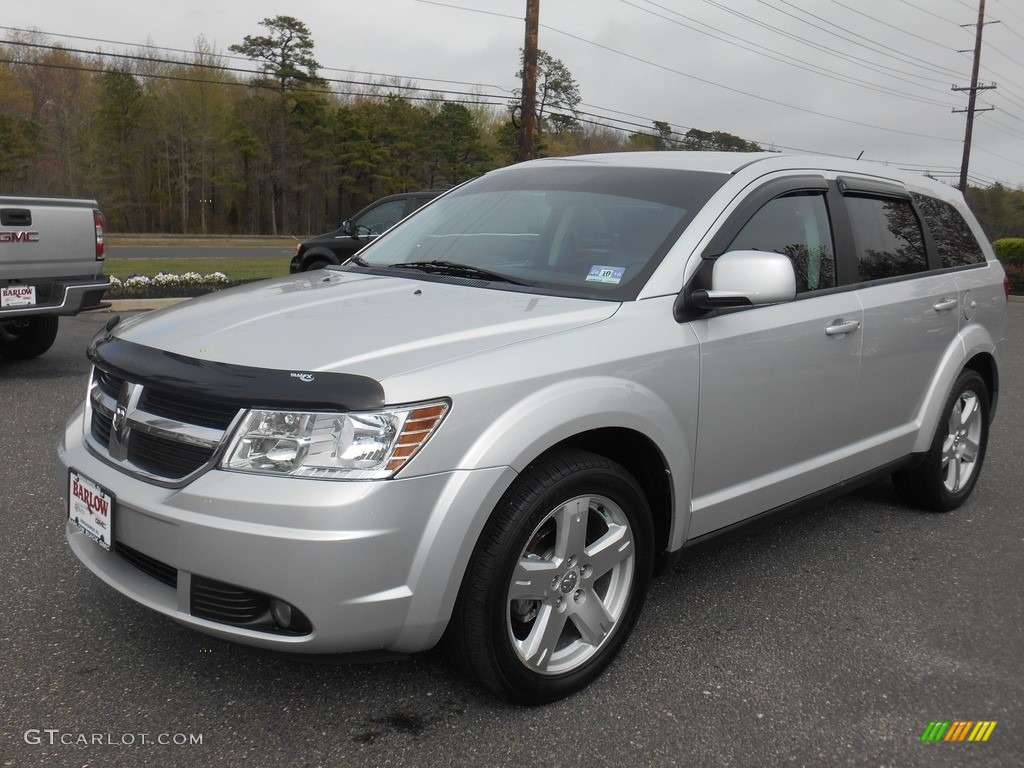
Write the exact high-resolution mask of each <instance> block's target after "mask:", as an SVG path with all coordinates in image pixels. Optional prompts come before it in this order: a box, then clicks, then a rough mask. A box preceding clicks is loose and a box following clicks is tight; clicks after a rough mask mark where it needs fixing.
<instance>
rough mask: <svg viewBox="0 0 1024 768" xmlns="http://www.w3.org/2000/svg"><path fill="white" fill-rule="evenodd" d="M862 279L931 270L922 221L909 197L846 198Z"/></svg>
mask: <svg viewBox="0 0 1024 768" xmlns="http://www.w3.org/2000/svg"><path fill="white" fill-rule="evenodd" d="M846 208H847V210H848V211H849V214H850V224H851V226H852V227H853V241H854V245H855V247H856V249H857V268H858V271H859V272H860V279H861V280H883V279H885V278H889V277H900V276H901V275H910V274H914V273H916V272H924V271H925V270H927V269H928V259H927V256H926V254H925V247H924V235H923V234H922V232H921V222H920V221H918V218H917V214H916V213H914V207H913V206H912V205H911V203H910V200H904V199H900V198H887V197H860V196H849V197H847V198H846Z"/></svg>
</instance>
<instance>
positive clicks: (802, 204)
mask: <svg viewBox="0 0 1024 768" xmlns="http://www.w3.org/2000/svg"><path fill="white" fill-rule="evenodd" d="M728 250H730V251H740V250H755V251H775V252H776V253H781V254H785V255H786V256H789V258H790V259H791V260H792V262H793V269H794V271H795V272H796V290H797V293H805V292H807V291H816V290H819V289H821V288H831V287H833V286H834V285H835V284H836V259H835V250H834V248H833V246H832V228H831V226H830V225H829V219H828V208H827V207H826V205H825V197H824V195H822V194H819V193H800V194H794V195H785V196H783V197H777V198H775V199H774V200H772V201H770V202H768V203H766V204H765V205H764V206H763V207H762V208H761V209H760V210H758V212H757V213H755V214H754V215H753V216H751V217H750V220H749V221H748V222H747V223H746V224H744V225H743V229H741V230H740V232H739V234H738V235H736V237H735V238H734V239H733V241H732V243H731V244H730V245H729V249H728Z"/></svg>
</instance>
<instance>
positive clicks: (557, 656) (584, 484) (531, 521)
mask: <svg viewBox="0 0 1024 768" xmlns="http://www.w3.org/2000/svg"><path fill="white" fill-rule="evenodd" d="M580 512H584V513H585V518H584V515H581V514H580ZM653 549H654V533H653V526H652V522H651V513H650V509H649V506H648V503H647V499H646V498H645V496H644V493H643V491H642V490H641V489H640V487H639V486H638V485H637V483H636V481H635V480H634V479H633V478H632V477H631V476H630V475H629V473H628V472H626V470H625V469H623V468H622V467H621V466H619V465H618V464H616V463H614V462H612V461H609V460H607V459H605V458H603V457H601V456H597V455H594V454H591V453H587V452H584V451H577V450H573V451H565V452H562V453H558V454H556V455H552V456H550V457H548V458H544V459H542V460H541V461H539V462H537V463H535V464H533V465H531V466H530V467H528V468H527V469H526V470H525V471H524V472H523V474H522V475H521V476H520V477H519V478H518V479H517V480H516V482H515V483H514V484H513V485H512V487H511V488H510V489H509V490H508V492H507V493H506V494H505V496H504V497H503V498H502V500H501V502H499V504H498V506H497V508H496V509H495V511H494V514H493V515H492V517H491V519H490V520H489V521H488V524H487V526H486V527H485V529H484V531H483V533H482V534H481V537H480V540H479V541H478V542H477V546H476V549H475V550H474V552H473V555H472V558H471V559H470V562H469V567H468V569H467V571H466V574H465V577H464V578H463V582H462V588H461V590H460V592H459V597H458V602H457V604H456V607H455V612H454V613H453V615H452V620H451V623H450V624H449V627H448V631H447V633H446V635H445V642H444V645H445V649H446V651H447V654H448V657H449V659H450V661H451V662H452V663H453V664H454V666H456V667H457V668H458V669H460V670H461V671H462V672H464V673H465V674H467V675H468V676H469V677H471V678H473V679H475V680H476V681H478V682H479V683H481V684H482V685H483V686H484V687H485V688H488V689H489V690H491V691H492V692H493V693H495V694H497V695H499V696H501V697H503V698H506V699H508V700H510V701H513V702H515V703H517V704H543V703H547V702H551V701H555V700H557V699H560V698H562V697H564V696H567V695H569V694H571V693H574V692H576V691H578V690H580V689H581V688H584V687H585V686H587V685H588V684H589V683H590V682H591V681H593V680H594V678H596V677H597V676H598V675H599V674H600V673H601V672H602V671H603V670H604V668H605V667H606V666H608V664H609V663H610V662H611V661H612V659H613V658H614V657H615V655H616V653H617V652H618V651H619V649H620V648H621V647H622V644H623V643H624V642H625V640H626V638H627V637H628V636H629V633H630V632H631V631H632V629H633V626H634V625H635V623H636V620H637V617H638V616H639V614H640V609H641V607H642V606H643V603H644V599H645V598H646V595H647V588H648V585H649V583H650V578H651V567H652V562H653ZM524 563H526V564H527V567H526V568H524V565H523V564H524ZM517 571H518V573H519V578H516V573H517ZM527 575H528V576H529V578H526V576H527ZM513 588H515V589H516V590H517V592H518V594H519V597H513V595H512V594H511V592H512V589H513ZM545 630H547V631H545ZM537 648H540V650H536V649H537ZM533 651H536V652H533ZM531 653H532V655H531Z"/></svg>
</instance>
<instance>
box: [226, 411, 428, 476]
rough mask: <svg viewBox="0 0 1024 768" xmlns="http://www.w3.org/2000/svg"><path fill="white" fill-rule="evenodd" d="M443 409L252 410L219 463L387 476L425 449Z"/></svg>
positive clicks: (273, 471)
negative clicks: (311, 411) (362, 411)
mask: <svg viewBox="0 0 1024 768" xmlns="http://www.w3.org/2000/svg"><path fill="white" fill-rule="evenodd" d="M447 412H448V404H447V403H444V402H440V403H425V404H422V405H414V406H408V407H406V408H395V409H389V410H383V411H372V412H367V413H308V412H301V411H267V410H251V411H249V412H248V413H247V414H246V415H245V417H244V418H243V419H242V421H241V423H240V424H239V425H238V428H237V429H236V430H235V433H234V435H233V436H232V438H231V443H230V445H229V446H228V450H227V453H226V454H225V455H224V458H223V460H222V461H221V464H220V465H221V467H222V468H223V469H231V470H235V471H238V472H256V473H259V474H268V475H291V476H294V477H313V478H322V479H329V480H366V479H381V478H387V477H391V476H392V475H394V474H395V472H397V471H398V470H399V469H401V468H402V467H403V466H404V465H405V463H406V462H407V461H408V460H409V459H411V458H412V457H413V456H414V455H415V454H416V452H417V451H418V450H419V449H420V448H422V447H423V445H424V444H425V443H426V442H427V439H428V438H429V437H430V436H431V435H432V434H433V433H434V430H435V429H437V426H438V424H440V423H441V420H442V419H443V418H444V416H445V414H446V413H447Z"/></svg>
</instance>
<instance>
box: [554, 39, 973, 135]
mask: <svg viewBox="0 0 1024 768" xmlns="http://www.w3.org/2000/svg"><path fill="white" fill-rule="evenodd" d="M541 27H543V28H544V29H546V30H548V31H550V32H555V33H557V34H560V35H565V36H566V37H569V38H572V39H573V40H577V41H579V42H581V43H586V44H588V45H593V46H595V47H597V48H601V49H603V50H605V51H609V52H610V53H614V54H616V55H618V56H625V57H626V58H628V59H632V60H633V61H638V62H640V63H642V64H647V65H648V66H652V67H655V68H657V69H661V70H664V71H665V72H671V73H672V74H676V75H679V76H680V77H685V78H688V79H690V80H696V81H697V82H700V83H704V84H705V85H710V86H713V87H715V88H721V89H722V90H725V91H729V92H731V93H737V94H739V95H741V96H746V97H747V98H751V99H757V100H758V101H764V102H767V103H769V104H774V105H775V106H779V107H785V108H787V109H793V110H796V111H798V112H803V113H805V114H810V115H815V116H817V117H824V118H826V119H828V120H836V121H838V122H841V123H847V124H849V125H859V126H860V127H862V128H872V129H874V130H879V131H887V132H889V133H898V134H902V135H905V136H913V137H915V138H919V139H934V140H936V141H951V142H955V141H958V139H951V138H949V137H947V136H930V135H927V134H921V133H914V132H912V131H903V130H900V129H899V128H886V127H885V126H881V125H872V124H871V123H863V122H860V121H859V120H850V119H848V118H844V117H837V116H835V115H829V114H827V113H825V112H818V111H817V110H814V109H809V108H807V107H798V106H796V105H794V104H787V103H786V102H783V101H778V100H777V99H770V98H768V97H767V96H762V95H761V94H759V93H751V92H750V91H744V90H741V89H739V88H733V87H731V86H728V85H723V84H722V83H716V82H715V81H713V80H708V79H707V78H704V77H698V76H697V75H691V74H689V73H688V72H683V71H681V70H678V69H673V68H672V67H669V66H666V65H664V64H658V63H657V62H654V61H650V60H649V59H644V58H642V57H640V56H636V55H634V54H631V53H626V52H625V51H619V50H616V49H615V48H611V47H610V46H607V45H603V44H601V43H596V42H594V41H593V40H587V39H586V38H583V37H580V36H579V35H574V34H572V33H571V32H566V31H564V30H561V29H556V28H555V27H550V26H548V25H546V24H541Z"/></svg>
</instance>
